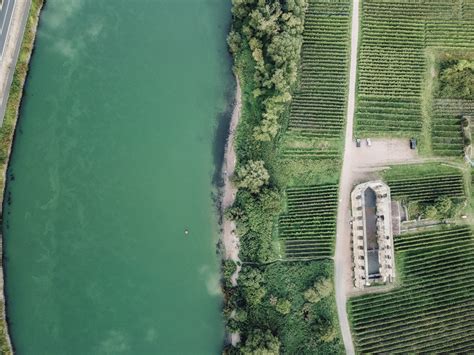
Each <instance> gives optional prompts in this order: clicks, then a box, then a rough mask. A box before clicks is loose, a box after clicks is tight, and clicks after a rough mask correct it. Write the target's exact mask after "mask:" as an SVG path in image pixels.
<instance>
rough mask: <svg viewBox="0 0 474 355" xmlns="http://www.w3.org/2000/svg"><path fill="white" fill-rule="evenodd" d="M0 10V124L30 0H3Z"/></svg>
mask: <svg viewBox="0 0 474 355" xmlns="http://www.w3.org/2000/svg"><path fill="white" fill-rule="evenodd" d="M3 1H4V3H3V5H2V9H1V10H0V21H1V22H0V26H1V30H0V50H1V56H0V125H1V124H2V123H3V119H4V116H5V111H6V104H7V101H8V94H9V92H10V86H11V84H12V81H13V74H14V72H15V67H16V62H17V60H18V55H19V53H20V47H21V42H22V40H23V34H24V32H25V27H26V21H27V19H28V13H29V10H30V7H31V0H3Z"/></svg>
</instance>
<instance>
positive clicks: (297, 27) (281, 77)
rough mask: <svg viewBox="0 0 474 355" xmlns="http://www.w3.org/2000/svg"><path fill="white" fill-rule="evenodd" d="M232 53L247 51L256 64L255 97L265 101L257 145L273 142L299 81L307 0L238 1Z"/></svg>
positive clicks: (235, 4)
mask: <svg viewBox="0 0 474 355" xmlns="http://www.w3.org/2000/svg"><path fill="white" fill-rule="evenodd" d="M232 4H233V7H232V13H233V15H234V19H233V26H232V31H231V32H230V34H229V37H228V43H229V48H230V51H231V52H232V53H233V54H234V55H238V53H239V52H240V51H242V50H243V49H245V48H246V46H247V45H248V48H249V50H250V53H251V56H252V59H253V61H254V65H253V67H254V68H255V71H254V73H253V84H254V88H253V96H254V98H257V97H262V98H264V101H265V102H262V116H261V117H259V119H260V120H259V121H260V122H259V124H258V125H256V126H255V127H254V132H253V134H254V137H255V139H256V140H257V141H262V142H269V141H271V140H272V139H273V138H275V136H276V135H277V133H278V130H279V128H280V125H279V123H278V120H279V117H280V115H281V114H282V112H283V111H284V110H285V105H287V104H288V102H289V100H290V99H291V89H292V87H293V86H294V85H295V83H296V80H297V77H298V75H297V74H298V64H299V55H300V50H301V45H302V33H303V23H304V10H305V8H306V6H307V4H306V0H293V1H288V2H286V4H284V5H282V4H281V3H280V2H277V1H275V2H266V1H262V0H259V1H250V0H234V1H233V2H232Z"/></svg>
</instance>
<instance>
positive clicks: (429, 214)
mask: <svg viewBox="0 0 474 355" xmlns="http://www.w3.org/2000/svg"><path fill="white" fill-rule="evenodd" d="M424 215H425V218H426V219H437V218H438V210H437V209H436V206H433V205H428V206H426V207H425V211H424Z"/></svg>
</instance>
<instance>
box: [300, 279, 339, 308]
mask: <svg viewBox="0 0 474 355" xmlns="http://www.w3.org/2000/svg"><path fill="white" fill-rule="evenodd" d="M332 291H333V285H332V282H331V280H329V279H322V280H319V281H317V282H315V283H314V285H313V287H311V288H309V289H307V290H306V291H305V292H304V298H305V300H306V301H308V302H310V303H317V302H319V301H320V300H321V299H323V298H324V297H328V296H329V295H331V293H332Z"/></svg>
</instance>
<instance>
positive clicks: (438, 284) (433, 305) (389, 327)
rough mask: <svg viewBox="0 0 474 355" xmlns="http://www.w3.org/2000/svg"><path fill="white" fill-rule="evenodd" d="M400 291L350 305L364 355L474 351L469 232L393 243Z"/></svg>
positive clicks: (473, 251)
mask: <svg viewBox="0 0 474 355" xmlns="http://www.w3.org/2000/svg"><path fill="white" fill-rule="evenodd" d="M395 250H396V252H397V257H398V258H397V265H398V268H399V273H398V274H399V275H401V276H400V277H401V280H400V282H401V287H400V288H397V289H396V290H393V291H390V292H388V293H376V294H368V295H363V296H358V297H355V298H352V299H351V300H350V301H349V312H350V315H351V318H352V328H353V329H352V330H353V334H354V341H355V345H356V347H357V351H358V352H360V353H413V352H415V353H421V352H423V353H433V352H436V353H460V352H469V351H472V350H474V272H473V271H474V241H473V236H472V231H471V229H470V227H468V226H458V227H451V228H445V229H439V230H433V231H430V232H423V233H416V234H408V235H401V236H398V237H397V238H396V239H395Z"/></svg>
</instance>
